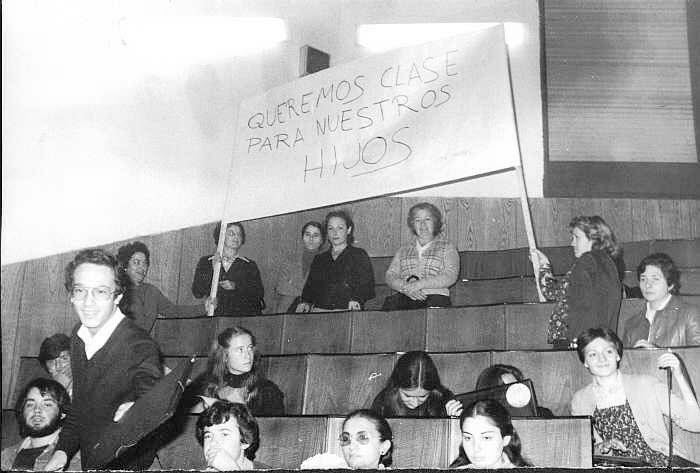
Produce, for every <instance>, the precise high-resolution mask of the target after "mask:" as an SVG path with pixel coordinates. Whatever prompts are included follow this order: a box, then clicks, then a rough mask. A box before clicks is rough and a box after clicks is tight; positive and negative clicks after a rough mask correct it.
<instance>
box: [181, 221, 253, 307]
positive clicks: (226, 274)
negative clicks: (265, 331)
mask: <svg viewBox="0 0 700 473" xmlns="http://www.w3.org/2000/svg"><path fill="white" fill-rule="evenodd" d="M220 232H221V223H218V224H217V226H216V228H215V229H214V232H213V235H214V241H215V242H216V243H217V244H218V242H219V233H220ZM243 243H245V230H244V229H243V224H241V223H238V222H232V223H229V224H227V225H226V233H225V234H224V244H223V249H222V252H221V254H218V253H214V254H213V255H211V256H203V257H202V258H201V259H200V260H199V263H197V269H195V272H194V281H193V282H192V294H193V295H194V296H195V297H196V298H199V299H201V298H203V297H207V296H208V295H209V294H210V290H211V285H212V278H213V275H214V266H215V264H216V263H220V264H221V270H220V272H219V278H218V288H217V289H218V290H217V294H216V300H217V306H216V311H215V312H214V314H215V315H233V316H249V315H259V314H260V313H261V312H262V309H263V306H264V302H263V296H264V289H263V283H262V279H261V278H260V270H258V265H257V264H255V261H253V260H252V259H250V258H245V257H243V256H241V255H240V253H239V250H240V248H241V246H243Z"/></svg>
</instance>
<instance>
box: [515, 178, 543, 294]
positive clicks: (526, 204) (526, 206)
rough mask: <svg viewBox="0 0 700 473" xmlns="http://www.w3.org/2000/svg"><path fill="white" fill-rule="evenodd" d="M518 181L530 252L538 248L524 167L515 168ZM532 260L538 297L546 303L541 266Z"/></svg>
mask: <svg viewBox="0 0 700 473" xmlns="http://www.w3.org/2000/svg"><path fill="white" fill-rule="evenodd" d="M515 174H516V179H517V181H518V186H519V187H520V206H521V207H522V209H523V220H524V221H525V234H526V235H527V246H528V248H529V249H530V250H534V249H535V248H537V243H536V242H535V232H534V230H533V229H532V216H531V215H530V204H529V202H528V200H527V190H526V188H525V176H524V175H523V167H522V166H516V167H515ZM530 259H531V263H532V270H533V271H534V273H535V287H536V288H537V296H538V297H539V299H540V302H546V301H547V299H545V297H544V295H543V294H542V289H541V288H540V283H539V270H540V268H539V264H537V263H535V261H534V260H532V258H530Z"/></svg>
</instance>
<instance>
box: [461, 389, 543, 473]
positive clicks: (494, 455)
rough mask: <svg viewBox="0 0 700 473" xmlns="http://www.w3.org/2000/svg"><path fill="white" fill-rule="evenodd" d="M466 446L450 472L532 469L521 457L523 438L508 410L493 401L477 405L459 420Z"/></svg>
mask: <svg viewBox="0 0 700 473" xmlns="http://www.w3.org/2000/svg"><path fill="white" fill-rule="evenodd" d="M459 424H460V429H461V430H462V445H460V447H459V456H458V457H457V459H456V460H455V461H453V462H452V464H451V465H450V468H459V469H461V468H489V469H498V468H515V467H522V466H532V465H531V464H530V463H528V462H527V461H526V460H525V459H524V458H523V457H522V455H521V453H520V450H521V445H520V437H519V436H518V433H517V432H516V431H515V429H514V428H513V424H512V422H511V420H510V415H509V414H508V411H507V410H506V408H505V407H503V406H502V405H501V404H499V402H498V401H495V400H493V399H484V400H481V401H476V402H474V403H472V404H470V405H469V406H467V407H466V409H464V412H462V415H461V417H460V419H459Z"/></svg>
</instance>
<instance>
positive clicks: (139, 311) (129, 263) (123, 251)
mask: <svg viewBox="0 0 700 473" xmlns="http://www.w3.org/2000/svg"><path fill="white" fill-rule="evenodd" d="M117 260H119V271H120V272H121V273H123V274H124V275H125V276H126V278H125V279H126V280H128V281H129V284H128V285H127V287H126V290H125V291H124V297H122V300H121V301H120V302H119V308H120V309H121V311H122V312H123V313H124V315H126V316H127V317H129V318H131V319H133V321H134V322H136V325H138V326H139V327H141V328H142V329H144V330H145V331H146V332H150V331H151V329H152V328H153V325H154V324H155V322H156V318H157V317H158V316H161V317H195V316H198V315H206V314H207V308H208V307H209V305H210V304H214V305H215V304H216V301H214V300H212V299H210V298H207V299H206V300H205V302H204V304H202V305H179V304H174V303H173V302H171V301H170V299H168V298H167V297H166V296H165V295H164V294H163V293H162V292H161V290H160V289H158V288H157V287H156V286H154V285H153V284H151V283H147V282H145V279H146V275H147V274H148V269H149V268H150V266H151V252H150V251H149V250H148V247H147V246H146V244H145V243H142V242H140V241H134V242H132V243H128V244H126V245H124V246H122V247H120V248H119V251H118V252H117Z"/></svg>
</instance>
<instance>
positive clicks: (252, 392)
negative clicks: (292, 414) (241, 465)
mask: <svg viewBox="0 0 700 473" xmlns="http://www.w3.org/2000/svg"><path fill="white" fill-rule="evenodd" d="M258 358H259V357H258V356H257V352H256V350H255V336H253V334H252V333H251V332H250V331H249V330H248V329H245V328H243V327H231V328H227V329H226V330H224V331H223V332H221V333H220V334H219V336H218V337H217V339H216V340H215V341H214V344H213V346H212V350H211V352H210V354H209V359H208V361H207V372H206V373H205V374H204V375H203V376H202V377H201V378H200V379H199V380H198V381H196V382H195V386H194V391H195V393H196V394H199V395H203V396H207V397H211V398H217V399H221V400H225V401H229V402H238V403H242V404H245V405H246V406H248V408H249V409H250V411H251V412H252V413H253V415H254V416H280V415H284V394H283V393H282V391H280V389H279V388H278V387H277V385H276V384H275V383H273V382H272V381H270V380H269V379H266V378H265V377H264V376H263V375H262V374H261V373H260V372H258V367H257V363H256V361H257V359H258Z"/></svg>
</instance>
